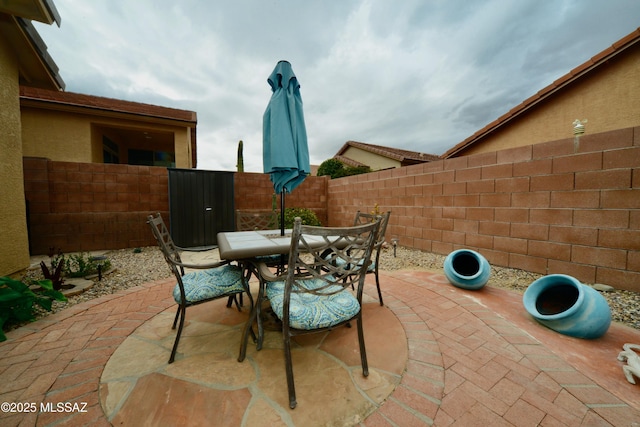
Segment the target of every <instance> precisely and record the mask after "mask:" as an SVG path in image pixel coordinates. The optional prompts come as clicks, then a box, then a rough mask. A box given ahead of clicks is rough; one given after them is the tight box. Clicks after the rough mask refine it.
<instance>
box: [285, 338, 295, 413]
mask: <svg viewBox="0 0 640 427" xmlns="http://www.w3.org/2000/svg"><path fill="white" fill-rule="evenodd" d="M285 329H286V328H285V327H283V332H282V334H283V338H284V362H285V369H286V372H287V389H288V390H289V408H291V409H295V407H296V406H297V404H298V402H296V386H295V384H294V382H293V360H292V358H291V337H290V336H289V332H288V331H285Z"/></svg>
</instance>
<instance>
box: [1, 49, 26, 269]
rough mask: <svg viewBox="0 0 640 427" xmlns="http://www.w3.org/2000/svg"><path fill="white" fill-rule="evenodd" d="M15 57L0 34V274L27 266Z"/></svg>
mask: <svg viewBox="0 0 640 427" xmlns="http://www.w3.org/2000/svg"><path fill="white" fill-rule="evenodd" d="M18 78H19V77H18V67H17V59H16V57H15V56H14V54H13V50H12V49H11V48H10V47H9V46H8V45H7V44H6V42H5V40H4V38H1V37H0V105H2V108H0V230H1V233H0V236H1V237H2V243H1V244H0V275H1V276H3V275H7V274H10V273H13V272H15V271H17V270H19V269H21V268H24V267H26V266H28V265H29V246H28V240H27V219H26V211H25V202H24V186H23V181H22V144H21V134H20V102H19V93H20V92H19V86H18Z"/></svg>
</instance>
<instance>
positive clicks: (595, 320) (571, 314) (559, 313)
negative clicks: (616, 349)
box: [522, 274, 611, 339]
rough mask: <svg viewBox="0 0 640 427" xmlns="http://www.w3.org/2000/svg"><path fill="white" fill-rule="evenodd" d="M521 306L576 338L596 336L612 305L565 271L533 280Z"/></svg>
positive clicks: (605, 325) (602, 329) (606, 324)
mask: <svg viewBox="0 0 640 427" xmlns="http://www.w3.org/2000/svg"><path fill="white" fill-rule="evenodd" d="M522 301H523V303H524V308H525V309H526V310H527V312H528V313H529V314H530V315H532V316H533V317H534V319H536V320H537V321H538V322H539V323H541V324H542V325H544V326H546V327H548V328H550V329H553V330H554V331H556V332H559V333H561V334H564V335H569V336H572V337H576V338H587V339H592V338H598V337H601V336H602V335H604V333H605V332H607V329H609V325H610V324H611V309H610V308H609V304H608V303H607V300H606V299H605V298H604V297H603V296H602V295H600V293H599V292H598V291H596V290H595V289H592V288H590V287H589V286H586V285H583V284H582V283H580V281H578V280H577V279H576V278H574V277H571V276H567V275H565V274H550V275H548V276H544V277H541V278H539V279H538V280H536V281H534V282H533V283H532V284H531V285H529V287H528V288H527V290H526V291H525V293H524V296H523V297H522Z"/></svg>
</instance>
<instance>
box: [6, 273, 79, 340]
mask: <svg viewBox="0 0 640 427" xmlns="http://www.w3.org/2000/svg"><path fill="white" fill-rule="evenodd" d="M53 300H57V301H66V300H67V298H66V297H65V296H64V295H63V294H62V293H61V292H59V291H57V290H55V289H53V282H52V281H51V280H49V279H45V280H38V281H33V282H32V283H31V286H29V285H27V284H25V283H24V282H21V281H19V280H14V279H11V278H10V277H0V341H5V340H6V339H7V337H6V336H5V335H4V332H3V330H2V327H3V326H4V325H5V323H6V322H26V321H32V320H35V315H34V312H33V310H34V308H35V306H34V304H35V305H37V306H40V307H42V308H43V309H45V310H47V311H51V306H52V303H53Z"/></svg>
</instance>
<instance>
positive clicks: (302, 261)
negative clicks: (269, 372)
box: [239, 218, 380, 409]
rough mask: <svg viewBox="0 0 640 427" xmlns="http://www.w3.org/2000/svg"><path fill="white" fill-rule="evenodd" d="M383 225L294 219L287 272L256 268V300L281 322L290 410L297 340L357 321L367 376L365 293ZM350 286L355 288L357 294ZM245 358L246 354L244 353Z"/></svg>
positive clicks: (363, 368)
mask: <svg viewBox="0 0 640 427" xmlns="http://www.w3.org/2000/svg"><path fill="white" fill-rule="evenodd" d="M379 226H380V221H374V222H370V223H368V224H364V225H359V226H354V227H341V228H329V227H313V226H306V225H302V224H301V220H300V218H296V220H295V223H294V227H293V232H292V237H291V248H290V253H289V263H288V269H287V271H286V272H285V273H283V274H281V275H275V274H274V273H273V271H272V270H271V269H269V268H268V266H267V265H266V264H258V266H257V269H258V272H259V275H260V281H261V286H260V292H259V293H260V297H259V298H258V301H260V299H261V298H262V296H263V295H266V297H267V298H268V300H269V302H270V303H271V307H272V309H273V311H274V313H275V314H276V315H277V316H278V318H279V319H280V320H281V321H282V337H283V341H284V355H285V368H286V376H287V388H288V392H289V407H290V408H291V409H293V408H295V407H296V404H297V402H296V392H295V385H294V379H293V364H292V359H291V338H292V337H294V336H297V335H301V334H307V333H312V332H320V331H326V330H331V329H333V328H336V327H337V326H340V325H345V324H348V323H349V322H351V321H353V320H356V321H357V329H358V343H359V346H360V360H361V364H362V374H363V375H364V376H368V375H369V367H368V364H367V354H366V350H365V342H364V332H363V326H362V291H363V287H364V281H365V275H366V271H367V268H368V266H369V263H370V262H371V253H372V251H373V247H374V244H375V239H376V236H377V231H378V228H379ZM338 260H340V261H341V262H338ZM352 286H355V289H356V292H355V295H354V293H352V291H351V287H352ZM258 304H259V302H258ZM245 336H246V334H245ZM246 342H247V340H246V339H244V340H243V344H242V345H243V346H245V348H246ZM241 355H244V352H242V351H241ZM239 360H240V361H242V358H239Z"/></svg>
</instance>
